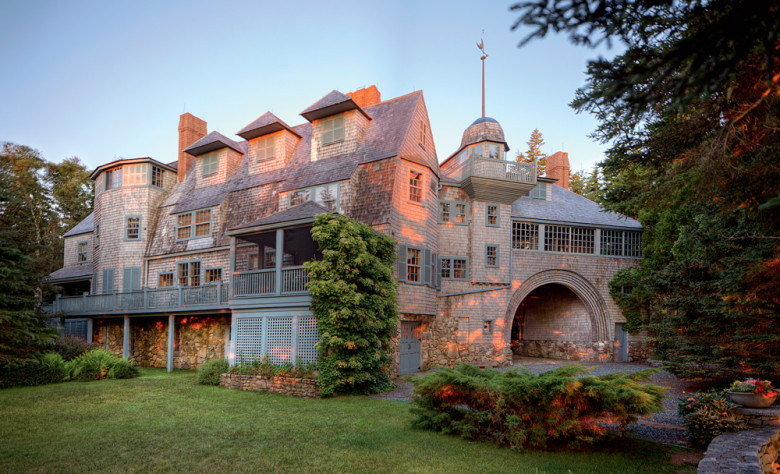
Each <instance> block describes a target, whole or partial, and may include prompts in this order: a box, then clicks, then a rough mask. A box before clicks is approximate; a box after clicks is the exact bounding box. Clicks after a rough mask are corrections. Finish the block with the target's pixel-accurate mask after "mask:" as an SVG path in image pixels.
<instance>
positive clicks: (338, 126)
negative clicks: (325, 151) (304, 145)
mask: <svg viewBox="0 0 780 474" xmlns="http://www.w3.org/2000/svg"><path fill="white" fill-rule="evenodd" d="M340 141H344V116H343V115H339V116H336V117H332V118H329V119H325V120H323V121H322V144H323V145H330V144H331V143H336V142H340Z"/></svg>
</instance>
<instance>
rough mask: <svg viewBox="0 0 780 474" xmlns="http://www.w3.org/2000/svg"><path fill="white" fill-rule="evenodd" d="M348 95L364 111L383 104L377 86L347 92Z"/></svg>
mask: <svg viewBox="0 0 780 474" xmlns="http://www.w3.org/2000/svg"><path fill="white" fill-rule="evenodd" d="M347 95H348V96H349V97H350V98H351V99H352V100H353V101H354V102H355V103H356V104H357V105H358V106H359V107H360V108H362V109H364V108H366V107H370V106H372V105H375V104H378V103H380V102H382V94H381V93H379V89H377V88H376V86H375V85H372V86H369V87H366V88H363V89H358V90H356V91H355V92H347Z"/></svg>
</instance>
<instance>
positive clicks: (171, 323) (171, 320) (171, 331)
mask: <svg viewBox="0 0 780 474" xmlns="http://www.w3.org/2000/svg"><path fill="white" fill-rule="evenodd" d="M175 335H176V318H175V317H174V315H172V314H171V315H168V372H173V338H174V336H175Z"/></svg>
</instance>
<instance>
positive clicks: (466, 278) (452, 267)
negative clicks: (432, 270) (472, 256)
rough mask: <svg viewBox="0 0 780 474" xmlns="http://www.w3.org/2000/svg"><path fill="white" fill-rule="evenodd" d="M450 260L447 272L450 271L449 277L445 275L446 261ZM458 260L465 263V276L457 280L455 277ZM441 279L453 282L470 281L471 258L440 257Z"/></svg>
mask: <svg viewBox="0 0 780 474" xmlns="http://www.w3.org/2000/svg"><path fill="white" fill-rule="evenodd" d="M445 260H448V261H449V265H448V266H447V270H448V271H449V276H445V275H444V270H445V265H444V261H445ZM456 260H462V261H464V262H465V268H464V269H463V272H464V276H463V278H456V277H455V271H456V268H455V261H456ZM438 268H439V277H440V278H441V279H442V280H453V281H469V272H470V264H469V258H468V257H456V256H452V255H445V256H441V257H439V265H438Z"/></svg>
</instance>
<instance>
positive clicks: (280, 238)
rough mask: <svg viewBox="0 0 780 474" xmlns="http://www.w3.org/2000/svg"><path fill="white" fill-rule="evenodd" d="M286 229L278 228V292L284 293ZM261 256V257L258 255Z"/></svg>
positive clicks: (278, 293)
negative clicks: (283, 271) (283, 273)
mask: <svg viewBox="0 0 780 474" xmlns="http://www.w3.org/2000/svg"><path fill="white" fill-rule="evenodd" d="M283 245H284V230H283V229H276V294H277V295H280V294H281V293H282V260H283V259H284V249H282V246H283ZM258 258H260V257H258Z"/></svg>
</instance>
